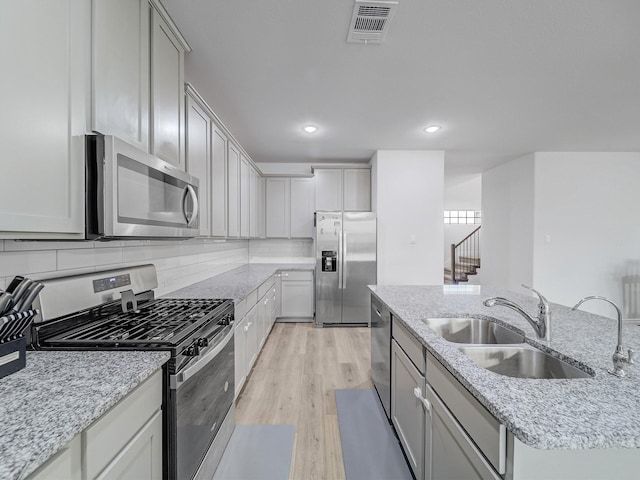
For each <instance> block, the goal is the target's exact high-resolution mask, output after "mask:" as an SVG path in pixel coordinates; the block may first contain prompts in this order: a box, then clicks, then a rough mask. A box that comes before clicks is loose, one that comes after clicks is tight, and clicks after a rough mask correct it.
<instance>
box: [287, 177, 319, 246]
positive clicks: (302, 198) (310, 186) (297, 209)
mask: <svg viewBox="0 0 640 480" xmlns="http://www.w3.org/2000/svg"><path fill="white" fill-rule="evenodd" d="M314 205H315V181H314V179H313V178H292V179H291V237H294V238H295V237H297V238H312V237H313V212H314V210H315V208H314Z"/></svg>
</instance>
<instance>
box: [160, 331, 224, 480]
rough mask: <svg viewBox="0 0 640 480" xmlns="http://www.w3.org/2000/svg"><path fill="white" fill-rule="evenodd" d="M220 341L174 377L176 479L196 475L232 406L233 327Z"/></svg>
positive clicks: (222, 335) (185, 478) (182, 479)
mask: <svg viewBox="0 0 640 480" xmlns="http://www.w3.org/2000/svg"><path fill="white" fill-rule="evenodd" d="M221 337H222V338H221V340H220V341H219V342H217V343H216V344H213V345H211V346H210V347H208V348H207V349H206V350H204V351H202V353H201V354H200V356H199V357H198V359H197V360H196V361H195V362H194V363H193V364H191V365H188V366H187V367H186V368H185V369H183V370H182V371H181V372H178V374H177V375H176V376H175V381H174V382H171V383H172V385H171V389H172V390H173V391H172V392H171V393H172V394H174V395H172V396H173V397H174V398H175V410H174V412H175V429H170V430H173V432H170V433H173V435H175V437H174V438H175V441H176V444H175V450H174V451H175V452H176V471H177V472H176V473H177V477H176V478H177V479H179V480H190V479H192V478H193V477H194V475H195V474H196V472H197V470H198V467H199V466H200V463H201V462H202V460H203V458H204V457H205V455H206V454H207V451H208V450H209V447H210V445H211V443H212V442H213V439H214V438H215V436H216V434H217V433H218V430H219V429H220V426H221V425H222V422H223V420H224V419H225V416H226V415H227V412H228V411H229V409H230V408H231V406H232V405H233V394H234V390H235V387H234V371H235V370H234V346H233V345H234V342H233V325H230V326H229V327H228V330H227V329H225V331H224V332H223V333H222V334H221Z"/></svg>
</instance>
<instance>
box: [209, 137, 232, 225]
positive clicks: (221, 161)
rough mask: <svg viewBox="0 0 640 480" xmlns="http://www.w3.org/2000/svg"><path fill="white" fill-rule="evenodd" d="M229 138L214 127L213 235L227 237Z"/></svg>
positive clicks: (212, 140)
mask: <svg viewBox="0 0 640 480" xmlns="http://www.w3.org/2000/svg"><path fill="white" fill-rule="evenodd" d="M227 142H228V141H227V137H226V135H225V134H224V133H222V131H221V130H220V129H219V128H218V127H217V126H216V125H213V128H212V134H211V183H210V185H211V189H210V190H211V235H213V236H214V237H226V236H227Z"/></svg>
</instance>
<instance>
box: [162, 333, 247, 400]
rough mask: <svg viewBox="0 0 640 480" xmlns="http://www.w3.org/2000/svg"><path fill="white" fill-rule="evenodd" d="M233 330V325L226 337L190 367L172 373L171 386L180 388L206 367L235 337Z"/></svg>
mask: <svg viewBox="0 0 640 480" xmlns="http://www.w3.org/2000/svg"><path fill="white" fill-rule="evenodd" d="M233 330H234V329H233V326H232V327H231V329H230V330H229V333H228V334H227V336H226V337H224V339H223V340H222V341H221V342H220V343H218V344H217V345H216V346H215V347H214V348H213V349H211V350H209V351H208V352H207V353H206V354H205V355H203V356H202V357H200V358H199V359H198V361H197V362H196V363H194V364H193V365H191V366H190V367H189V368H186V369H185V370H183V371H182V372H179V373H178V374H177V375H171V379H170V383H171V388H172V389H176V388H180V385H182V384H183V383H184V382H186V381H187V380H189V379H190V378H191V377H193V376H194V375H195V374H196V373H198V372H199V371H200V370H202V368H203V367H205V366H206V365H207V364H208V363H209V362H210V361H211V360H212V359H213V358H214V357H215V356H216V355H218V354H219V353H220V352H221V351H222V350H223V349H224V347H226V346H227V344H228V343H229V342H230V341H231V340H232V339H233Z"/></svg>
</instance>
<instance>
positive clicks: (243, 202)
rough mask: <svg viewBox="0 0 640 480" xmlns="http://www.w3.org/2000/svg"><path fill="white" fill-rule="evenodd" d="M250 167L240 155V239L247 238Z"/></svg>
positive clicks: (247, 161)
mask: <svg viewBox="0 0 640 480" xmlns="http://www.w3.org/2000/svg"><path fill="white" fill-rule="evenodd" d="M250 170H251V165H250V163H249V160H247V158H246V157H245V156H244V155H242V154H240V238H249V227H250V223H249V215H250V205H249V202H250V201H251V195H250V193H249V188H250V178H251V177H250V175H251V173H250Z"/></svg>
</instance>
